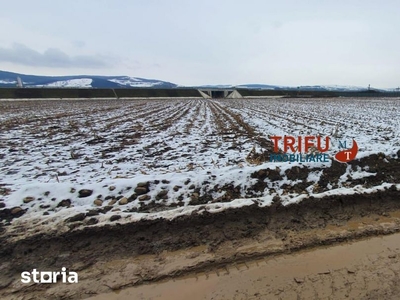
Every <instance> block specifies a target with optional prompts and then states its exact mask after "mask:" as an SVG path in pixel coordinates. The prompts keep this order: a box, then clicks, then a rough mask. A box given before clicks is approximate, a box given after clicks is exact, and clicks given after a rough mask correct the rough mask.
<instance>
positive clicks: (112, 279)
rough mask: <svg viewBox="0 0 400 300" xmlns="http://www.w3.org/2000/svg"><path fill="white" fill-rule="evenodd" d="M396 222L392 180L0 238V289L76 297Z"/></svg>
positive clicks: (378, 230) (395, 227)
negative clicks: (346, 191) (62, 278)
mask: <svg viewBox="0 0 400 300" xmlns="http://www.w3.org/2000/svg"><path fill="white" fill-rule="evenodd" d="M399 230H400V192H399V190H397V188H396V187H395V186H392V187H391V188H388V189H386V190H384V191H378V192H376V193H373V194H365V195H346V196H340V197H339V196H332V197H328V198H324V199H321V200H319V199H313V198H310V199H307V200H304V201H302V202H301V203H300V204H293V205H289V206H282V205H281V204H280V202H279V201H277V202H276V203H274V204H273V205H272V206H271V207H265V208H260V207H258V206H257V205H256V204H255V205H253V206H250V207H246V208H241V209H230V210H226V211H223V212H220V213H214V214H210V213H206V212H205V213H203V214H201V215H196V214H194V215H192V216H182V217H179V218H176V219H174V220H172V221H165V220H161V219H158V220H152V221H141V222H138V223H135V224H124V225H119V226H118V225H117V226H109V227H103V228H85V229H83V230H81V231H75V232H70V233H67V234H64V235H62V236H46V235H45V234H43V235H41V236H35V237H32V238H28V239H24V240H21V241H18V242H14V243H8V242H7V240H6V238H5V237H3V238H2V240H1V244H2V247H1V253H0V256H1V257H2V262H1V264H0V270H1V272H0V283H1V285H0V288H1V290H0V295H1V296H2V297H5V296H7V297H9V298H10V297H11V298H10V299H84V298H87V297H89V296H93V295H94V294H98V293H106V292H110V291H113V290H120V289H122V288H126V287H129V286H134V285H140V284H144V283H149V282H154V281H158V280H162V279H165V278H170V277H177V276H181V275H184V274H189V273H193V272H214V271H215V270H217V272H218V269H219V268H220V269H222V270H223V269H224V268H225V266H226V265H227V264H230V263H232V262H236V263H240V262H246V261H247V260H249V259H255V258H261V257H268V256H270V255H277V254H280V253H291V252H293V251H297V250H301V249H304V248H309V247H315V246H321V245H328V244H332V243H337V242H343V241H349V240H353V239H356V238H361V237H366V236H373V235H384V234H390V233H394V232H398V231H399ZM62 267H67V268H68V269H69V270H71V271H76V272H78V274H79V275H80V280H79V284H74V285H70V284H62V283H58V284H56V285H43V284H42V285H37V284H31V285H26V284H22V283H21V282H20V274H21V272H23V271H26V270H32V269H33V268H36V269H38V270H49V271H60V270H61V268H62Z"/></svg>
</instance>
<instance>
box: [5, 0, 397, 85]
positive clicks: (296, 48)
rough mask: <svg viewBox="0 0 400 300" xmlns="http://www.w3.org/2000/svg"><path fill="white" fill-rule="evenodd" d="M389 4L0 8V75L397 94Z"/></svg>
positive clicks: (89, 1) (172, 1) (175, 1)
mask: <svg viewBox="0 0 400 300" xmlns="http://www.w3.org/2000/svg"><path fill="white" fill-rule="evenodd" d="M399 15H400V1H398V0H385V1H377V0H373V1H370V0H362V1H358V0H334V1H333V0H332V1H329V0H311V1H307V0H303V1H298V0H296V1H295V0H293V1H285V0H280V1H278V0H277V1H269V0H246V1H244V0H243V1H236V0H230V1H229V0H226V1H225V0H224V1H223V0H220V1H219V0H202V1H195V0H193V1H190V0H169V1H166V0H158V1H156V0H68V1H65V0H63V1H61V0H36V1H31V0H19V1H2V3H1V10H0V69H1V70H7V71H14V72H20V73H25V74H38V75H74V74H99V75H129V76H136V77H144V78H155V79H161V80H166V81H171V82H174V83H177V84H182V85H197V84H245V83H264V84H277V85H290V86H298V85H316V84H338V85H356V86H368V84H371V86H373V87H379V88H390V87H398V86H399V85H400V38H399V31H400V17H399Z"/></svg>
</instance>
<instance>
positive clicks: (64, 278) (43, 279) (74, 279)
mask: <svg viewBox="0 0 400 300" xmlns="http://www.w3.org/2000/svg"><path fill="white" fill-rule="evenodd" d="M66 270H67V269H66V268H64V267H63V268H61V272H47V271H42V272H39V271H37V270H36V269H33V270H32V273H31V272H27V271H25V272H22V273H21V282H22V283H30V282H31V281H33V282H34V283H56V282H57V280H58V281H61V282H62V283H78V273H76V272H68V273H67V272H66Z"/></svg>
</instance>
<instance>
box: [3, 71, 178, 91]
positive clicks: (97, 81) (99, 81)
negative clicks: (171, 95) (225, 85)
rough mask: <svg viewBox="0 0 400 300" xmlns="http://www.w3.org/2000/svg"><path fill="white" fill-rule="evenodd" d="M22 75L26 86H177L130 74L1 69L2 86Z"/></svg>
mask: <svg viewBox="0 0 400 300" xmlns="http://www.w3.org/2000/svg"><path fill="white" fill-rule="evenodd" d="M17 77H20V78H21V80H22V81H23V84H24V86H25V87H51V88H55V87H60V88H61V87H63V88H132V87H142V88H144V87H145V88H175V87H177V85H176V84H174V83H171V82H166V81H161V80H155V79H145V78H138V77H129V76H92V75H75V76H36V75H25V74H18V73H12V72H6V71H0V87H15V86H16V84H17Z"/></svg>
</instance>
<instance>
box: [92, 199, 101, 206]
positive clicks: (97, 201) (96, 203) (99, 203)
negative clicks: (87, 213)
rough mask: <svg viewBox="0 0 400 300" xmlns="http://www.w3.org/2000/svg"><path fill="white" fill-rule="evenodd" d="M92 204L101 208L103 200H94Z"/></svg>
mask: <svg viewBox="0 0 400 300" xmlns="http://www.w3.org/2000/svg"><path fill="white" fill-rule="evenodd" d="M93 204H94V205H97V206H102V205H103V200H100V199H96V200H94V201H93Z"/></svg>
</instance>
